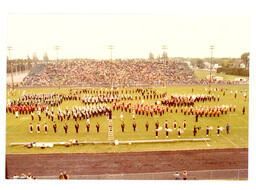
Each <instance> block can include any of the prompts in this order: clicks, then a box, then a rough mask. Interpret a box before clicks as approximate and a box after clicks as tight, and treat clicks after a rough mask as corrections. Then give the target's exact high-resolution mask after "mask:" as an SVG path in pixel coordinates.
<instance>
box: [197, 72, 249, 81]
mask: <svg viewBox="0 0 256 190" xmlns="http://www.w3.org/2000/svg"><path fill="white" fill-rule="evenodd" d="M194 72H195V75H196V76H197V77H198V78H200V79H206V76H208V75H210V72H209V71H202V70H194ZM212 75H213V76H217V77H223V80H230V81H234V80H235V79H236V78H244V79H247V80H248V77H242V76H236V75H226V74H221V73H216V72H212Z"/></svg>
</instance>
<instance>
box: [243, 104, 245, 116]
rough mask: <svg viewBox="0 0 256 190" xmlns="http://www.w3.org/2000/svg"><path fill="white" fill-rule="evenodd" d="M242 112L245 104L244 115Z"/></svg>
mask: <svg viewBox="0 0 256 190" xmlns="http://www.w3.org/2000/svg"><path fill="white" fill-rule="evenodd" d="M244 113H245V106H244V107H243V115H244Z"/></svg>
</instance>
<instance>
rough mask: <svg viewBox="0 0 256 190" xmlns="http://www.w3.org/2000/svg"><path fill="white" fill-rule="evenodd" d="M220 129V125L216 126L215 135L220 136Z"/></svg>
mask: <svg viewBox="0 0 256 190" xmlns="http://www.w3.org/2000/svg"><path fill="white" fill-rule="evenodd" d="M220 130H221V127H220V126H218V127H217V136H220Z"/></svg>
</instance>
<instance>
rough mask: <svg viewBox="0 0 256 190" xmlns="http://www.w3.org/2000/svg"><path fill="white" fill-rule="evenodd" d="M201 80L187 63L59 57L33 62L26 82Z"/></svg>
mask: <svg viewBox="0 0 256 190" xmlns="http://www.w3.org/2000/svg"><path fill="white" fill-rule="evenodd" d="M195 83H200V80H198V79H197V78H196V76H195V74H194V72H193V71H192V70H191V69H190V68H189V67H188V65H187V64H186V63H173V62H153V61H148V60H115V61H113V62H111V61H93V60H90V61H88V60H73V61H70V60H59V61H58V62H52V63H47V64H38V65H34V66H33V68H32V69H31V72H30V73H29V74H28V76H26V77H25V78H24V80H23V86H28V87H30V86H73V85H74V86H106V87H108V86H139V85H145V86H146V85H148V86H159V85H162V86H164V85H172V84H195Z"/></svg>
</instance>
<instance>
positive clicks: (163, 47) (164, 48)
mask: <svg viewBox="0 0 256 190" xmlns="http://www.w3.org/2000/svg"><path fill="white" fill-rule="evenodd" d="M167 49H168V48H167V46H166V45H163V46H162V50H163V56H164V55H165V54H164V53H166V56H167V52H166V50H167ZM164 61H165V62H166V61H167V57H164Z"/></svg>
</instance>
